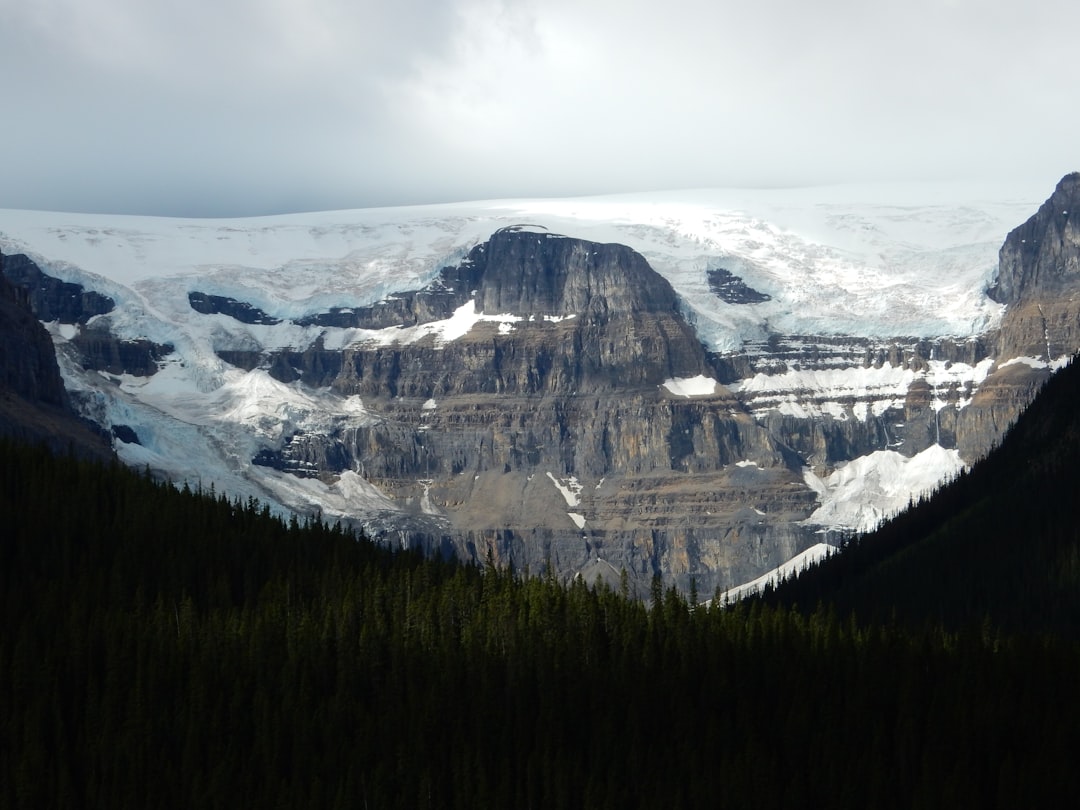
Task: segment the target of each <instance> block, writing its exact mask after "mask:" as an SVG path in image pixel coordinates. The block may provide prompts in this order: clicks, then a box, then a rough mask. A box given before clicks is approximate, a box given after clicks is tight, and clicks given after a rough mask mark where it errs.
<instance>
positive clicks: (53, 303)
mask: <svg viewBox="0 0 1080 810" xmlns="http://www.w3.org/2000/svg"><path fill="white" fill-rule="evenodd" d="M0 274H2V275H3V276H4V277H5V278H6V279H7V280H8V281H9V282H10V283H11V284H12V285H13V286H14V287H15V288H17V289H19V290H21V291H22V292H21V294H22V295H23V296H24V297H25V300H26V303H27V306H28V308H29V309H30V311H31V312H32V314H33V315H34V317H36V318H37V320H39V321H42V322H45V323H51V322H58V323H61V324H70V325H78V326H79V329H78V330H77V331H76V332H75V334H74V335H73V336H72V338H71V341H70V342H71V345H72V346H74V347H75V348H76V350H77V351H78V354H79V363H80V365H82V367H83V368H86V369H91V370H94V371H107V372H109V373H110V374H133V375H136V376H140V377H146V376H149V375H151V374H154V373H155V372H156V371H157V369H158V361H160V360H161V359H162V358H164V357H166V356H167V355H168V354H170V353H171V352H172V347H171V346H169V345H167V344H165V345H162V344H157V343H154V342H152V341H149V340H145V339H137V340H125V339H122V338H117V337H116V336H115V335H114V334H113V332H112V329H111V325H110V324H109V322H108V320H107V319H104V316H106V315H107V314H108V313H110V312H112V310H113V308H114V307H115V302H114V301H113V300H112V299H111V298H109V297H108V296H107V295H102V294H101V293H98V292H95V291H93V290H87V289H85V288H84V287H83V286H82V285H81V284H72V283H70V282H66V281H60V280H59V279H57V278H54V277H52V276H50V275H48V274H46V273H44V272H42V270H41V268H39V267H38V266H37V264H36V263H35V262H33V261H32V260H31V259H30V258H28V257H27V256H24V255H22V254H16V255H12V256H4V255H2V254H0ZM91 319H95V320H94V323H92V324H91V323H89V321H90V320H91ZM54 360H55V358H54Z"/></svg>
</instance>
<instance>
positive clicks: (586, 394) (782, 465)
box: [221, 229, 814, 592]
mask: <svg viewBox="0 0 1080 810" xmlns="http://www.w3.org/2000/svg"><path fill="white" fill-rule="evenodd" d="M387 308H392V309H393V310H394V313H395V316H396V317H399V316H400V315H401V313H407V317H406V318H405V319H404V320H405V322H406V324H408V328H416V327H423V326H424V325H425V324H433V323H436V322H446V321H448V320H451V321H452V320H453V318H454V317H463V315H464V314H472V315H473V316H474V317H477V316H479V317H481V319H480V320H478V321H477V322H476V323H475V324H474V325H472V327H471V329H469V330H468V331H467V332H465V334H462V335H460V336H458V337H456V339H454V340H444V339H443V338H441V337H440V336H439V333H437V332H434V331H433V332H431V333H430V334H428V335H426V336H422V337H420V338H419V339H415V340H413V339H412V338H414V337H415V334H414V335H410V336H406V335H404V334H402V335H401V336H400V337H401V340H398V339H395V335H394V334H392V333H391V334H389V335H387V334H380V335H379V336H378V337H377V338H376V337H372V338H370V339H369V340H368V341H366V342H365V341H363V340H361V341H358V342H357V343H356V344H354V345H351V346H349V347H348V348H346V349H344V350H343V351H340V352H330V351H328V350H326V349H325V348H324V347H322V346H321V345H316V346H315V347H313V348H311V349H309V350H307V351H305V352H284V353H270V354H267V355H262V356H253V355H251V354H246V355H243V356H242V357H238V356H237V355H234V354H231V353H230V352H229V351H228V350H227V349H226V350H223V351H221V356H222V357H225V358H227V359H231V360H234V361H238V360H240V359H242V360H243V362H244V364H245V367H247V368H250V367H252V366H253V365H254V364H255V363H259V364H262V365H263V367H265V368H266V369H267V370H268V371H269V373H270V374H272V375H274V376H276V377H277V378H278V379H280V380H282V381H285V382H292V381H294V380H300V381H301V382H302V383H304V384H305V385H309V386H329V387H331V388H332V389H334V390H335V391H336V392H338V393H340V394H342V395H344V396H360V397H362V398H363V402H364V406H365V409H366V410H367V412H368V414H369V415H372V414H373V415H376V419H375V421H374V422H372V423H370V424H365V425H363V426H357V427H350V426H342V427H341V428H340V429H339V430H337V431H335V432H334V433H332V434H329V435H327V434H304V433H298V434H293V435H291V436H289V437H287V438H286V440H285V442H284V444H283V446H282V447H281V448H280V449H279V450H267V451H265V452H263V453H262V454H261V455H260V456H259V457H258V458H257V459H256V461H257V462H258V463H260V464H264V465H271V466H276V467H278V468H279V469H282V470H288V471H290V472H292V473H294V474H298V475H304V476H326V475H335V474H340V473H343V472H345V471H347V470H356V471H359V472H360V473H361V474H362V475H363V477H364V478H365V479H366V480H368V481H369V482H371V483H373V484H375V485H376V486H377V487H379V488H380V490H382V491H383V492H385V493H387V494H389V495H390V496H391V497H393V498H394V499H395V500H397V501H398V502H400V503H405V504H413V505H414V506H413V508H414V510H415V512H416V513H417V514H418V515H422V516H424V519H425V520H426V521H427V526H428V528H427V530H426V534H427V535H428V538H427V540H426V542H428V543H438V544H439V545H440V547H441V546H442V545H444V544H446V543H449V544H450V545H451V546H453V547H454V548H455V549H456V550H457V551H458V552H459V553H462V554H464V555H465V556H476V555H477V554H480V555H483V554H486V551H487V549H491V550H492V552H493V554H494V555H495V557H496V559H497V560H500V561H504V562H507V563H512V564H513V565H515V566H518V567H523V568H524V567H528V568H529V569H530V570H533V571H539V570H541V569H543V568H544V567H545V566H546V565H548V564H551V565H553V566H554V567H555V568H556V570H558V571H559V572H561V573H564V574H565V573H567V572H573V571H583V570H586V569H588V570H589V571H591V572H592V573H593V575H594V576H595V575H600V576H602V577H606V578H607V579H609V580H610V581H612V582H616V581H617V580H618V577H619V574H620V571H621V570H622V569H623V568H625V569H626V570H627V571H628V573H629V574H630V576H631V578H632V580H633V581H635V583H636V584H637V585H638V586H639V587H642V588H644V587H646V586H647V584H648V581H649V580H650V579H651V577H652V575H653V573H654V572H655V573H662V574H664V575H666V576H667V577H668V578H669V579H670V580H671V581H673V582H675V583H677V584H679V585H680V586H681V587H684V588H685V587H688V586H689V583H690V579H691V577H694V578H696V580H697V581H698V586H699V587H700V588H701V589H702V590H703V592H704V591H705V590H711V589H712V588H714V587H716V586H721V585H725V584H726V583H729V582H731V581H738V580H741V579H743V578H746V577H748V576H750V575H751V574H752V573H753V572H755V571H758V570H760V569H761V567H762V566H769V565H773V564H777V563H779V562H781V561H782V560H784V559H787V558H788V557H790V556H791V555H792V554H794V553H797V552H798V551H800V550H802V548H803V547H805V545H806V544H807V543H808V542H809V541H810V537H811V534H810V532H809V531H804V530H802V529H799V528H797V527H795V528H793V527H792V524H793V523H795V522H797V521H798V520H800V519H802V518H805V517H806V516H808V515H809V514H810V512H811V511H812V510H813V508H814V495H813V493H812V492H811V491H810V490H808V489H807V488H806V487H805V485H804V484H803V482H802V477H801V471H800V461H799V459H798V458H797V456H796V454H794V453H792V452H791V451H790V450H789V449H787V448H786V447H784V446H783V445H782V444H780V443H778V442H776V441H775V440H774V439H773V437H772V436H771V435H770V434H769V431H768V430H767V429H766V428H765V427H763V426H762V425H760V424H758V423H757V422H756V421H755V420H754V419H753V417H752V415H751V414H750V413H749V412H748V411H747V410H746V409H745V408H744V407H743V406H742V405H741V404H740V403H739V401H738V400H737V399H736V398H735V397H734V396H733V395H732V393H731V392H730V391H729V390H728V389H727V388H725V387H724V386H722V385H720V384H719V383H718V382H716V380H715V378H714V376H713V374H714V372H713V369H712V368H711V366H710V364H709V361H708V359H707V358H706V356H705V352H704V350H703V348H702V346H701V343H700V342H699V341H698V340H697V338H696V336H695V334H694V332H693V330H692V329H691V328H690V327H689V326H688V324H687V323H686V321H685V320H684V319H683V318H682V316H681V314H680V311H679V304H678V299H677V297H676V295H675V293H674V291H673V290H672V289H671V286H670V284H669V283H668V282H667V281H666V280H665V279H664V278H663V277H661V276H659V275H658V274H657V273H656V272H655V271H654V270H653V269H652V268H651V267H650V266H649V265H648V263H647V262H646V261H645V260H644V259H643V258H642V257H641V256H640V255H639V254H637V253H635V252H634V251H632V250H630V249H629V248H627V247H625V246H622V245H614V244H597V243H592V242H587V241H582V240H578V239H571V238H567V237H564V236H558V235H554V234H548V233H544V232H537V231H536V230H532V229H528V230H521V229H505V230H503V231H500V232H498V233H496V234H494V235H493V236H492V237H491V239H490V240H488V241H487V242H485V243H483V244H481V245H478V246H477V247H476V248H474V249H473V250H472V251H471V252H470V253H469V255H468V256H467V257H466V258H465V260H464V261H462V262H461V264H460V265H458V266H456V267H448V268H445V269H444V270H443V271H442V272H441V273H440V276H439V278H438V279H437V280H436V281H435V282H434V283H433V284H432V285H431V286H429V287H428V288H426V289H424V290H421V291H417V292H415V293H403V294H400V295H395V296H394V297H393V299H392V301H391V302H383V303H381V304H379V305H377V306H375V307H372V308H368V309H367V310H366V311H360V312H355V313H353V318H354V321H353V322H354V323H363V324H367V325H377V324H380V323H383V322H384V320H383V315H382V312H384V311H385V310H386V309H387ZM483 318H488V320H484V319H483ZM392 329H396V327H392ZM402 331H404V330H402ZM766 510H768V512H766ZM767 514H768V515H769V520H766V519H765V515H767ZM770 521H772V525H771V524H770ZM421 522H422V521H421ZM775 524H780V525H779V526H778V525H775Z"/></svg>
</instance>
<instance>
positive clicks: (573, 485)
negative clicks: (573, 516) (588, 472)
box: [547, 472, 582, 506]
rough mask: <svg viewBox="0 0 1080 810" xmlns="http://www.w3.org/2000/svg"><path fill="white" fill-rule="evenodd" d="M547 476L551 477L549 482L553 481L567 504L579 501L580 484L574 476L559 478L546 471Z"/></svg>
mask: <svg viewBox="0 0 1080 810" xmlns="http://www.w3.org/2000/svg"><path fill="white" fill-rule="evenodd" d="M547 477H548V478H550V479H551V483H553V484H554V485H555V488H556V489H557V490H559V492H560V494H562V496H563V499H564V500H565V501H566V505H567V506H577V505H578V503H580V499H579V498H580V495H581V490H582V486H581V483H580V482H579V481H578V480H577V478H576V477H575V476H570V477H569V478H566V479H564V480H559V479H558V478H556V477H555V476H554V475H552V474H551V473H550V472H549V473H547Z"/></svg>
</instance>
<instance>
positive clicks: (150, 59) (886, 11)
mask: <svg viewBox="0 0 1080 810" xmlns="http://www.w3.org/2000/svg"><path fill="white" fill-rule="evenodd" d="M1077 31H1080V3H1076V2H1075V0H1061V1H1060V2H1059V1H1058V0H1050V1H1049V2H1040V0H1031V2H1027V3H1019V2H1010V3H1006V2H1002V1H1001V0H988V1H986V2H978V1H977V0H905V1H904V2H889V3H884V2H876V0H815V1H814V2H802V0H740V2H737V3H735V2H729V1H728V0H664V2H659V0H649V2H641V1H640V0H380V1H379V2H375V1H374V0H92V1H91V0H0V103H2V104H3V108H2V109H3V117H2V119H0V161H2V162H0V207H7V208H44V209H54V210H77V211H101V212H113V213H149V214H166V215H183V216H234V215H249V214H264V213H278V212H287V211H301V210H319V209H331V208H351V207H366V206H376V205H398V204H411V203H426V202H442V201H449V200H466V199H480V198H491V197H524V196H566V195H578V194H594V193H607V192H618V191H635V190H657V189H672V188H689V187H702V186H753V187H761V186H791V185H807V184H820V183H836V182H851V181H876V180H898V179H899V180H938V179H950V180H951V179H976V180H995V179H999V178H1003V177H1004V178H1016V179H1022V180H1026V179H1034V180H1036V181H1039V180H1041V179H1045V182H1046V183H1047V187H1048V189H1049V188H1052V186H1053V184H1054V183H1055V182H1056V181H1057V180H1058V179H1059V178H1060V176H1061V175H1063V174H1064V173H1066V172H1067V171H1071V170H1074V169H1077V168H1080V103H1078V102H1080V80H1078V76H1077V70H1076V65H1077V59H1076V35H1077Z"/></svg>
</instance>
